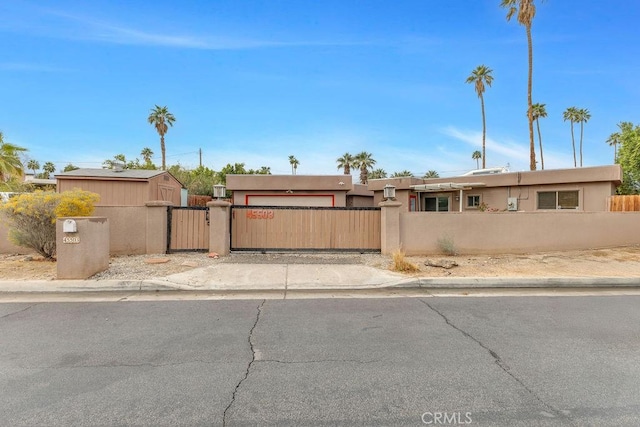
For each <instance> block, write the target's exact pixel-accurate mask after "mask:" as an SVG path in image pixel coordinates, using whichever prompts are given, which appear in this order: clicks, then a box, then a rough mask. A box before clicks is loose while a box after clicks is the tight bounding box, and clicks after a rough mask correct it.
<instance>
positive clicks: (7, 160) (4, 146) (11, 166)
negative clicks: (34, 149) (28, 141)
mask: <svg viewBox="0 0 640 427" xmlns="http://www.w3.org/2000/svg"><path fill="white" fill-rule="evenodd" d="M25 151H27V149H26V148H22V147H20V146H18V145H15V144H11V143H9V142H4V137H3V135H2V132H0V182H6V181H7V180H8V179H9V178H10V177H11V176H20V175H22V173H23V172H24V166H23V164H22V161H21V160H20V157H19V154H20V153H22V152H25Z"/></svg>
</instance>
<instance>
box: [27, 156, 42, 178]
mask: <svg viewBox="0 0 640 427" xmlns="http://www.w3.org/2000/svg"><path fill="white" fill-rule="evenodd" d="M27 169H29V170H32V171H33V176H34V178H35V176H36V172H37V170H38V169H40V162H39V161H37V160H33V159H31V160H29V162H27Z"/></svg>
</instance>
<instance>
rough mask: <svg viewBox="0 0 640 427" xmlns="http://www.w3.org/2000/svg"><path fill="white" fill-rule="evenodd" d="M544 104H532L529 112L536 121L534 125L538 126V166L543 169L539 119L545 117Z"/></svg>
mask: <svg viewBox="0 0 640 427" xmlns="http://www.w3.org/2000/svg"><path fill="white" fill-rule="evenodd" d="M545 105H546V104H539V103H536V104H533V105H532V106H531V114H532V117H533V120H535V121H536V127H537V128H538V144H539V146H540V166H541V168H542V169H543V170H544V156H543V155H542V134H541V133H540V119H541V118H544V117H547V109H546V108H545Z"/></svg>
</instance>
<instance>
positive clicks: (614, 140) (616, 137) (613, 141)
mask: <svg viewBox="0 0 640 427" xmlns="http://www.w3.org/2000/svg"><path fill="white" fill-rule="evenodd" d="M607 144H609V146H610V147H611V146H613V163H616V162H617V161H618V144H620V133H619V132H614V133H612V134H611V135H609V138H607Z"/></svg>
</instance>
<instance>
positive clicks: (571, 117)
mask: <svg viewBox="0 0 640 427" xmlns="http://www.w3.org/2000/svg"><path fill="white" fill-rule="evenodd" d="M562 120H563V121H565V122H566V121H567V120H568V121H569V122H571V146H572V147H573V167H574V168H577V167H578V161H577V159H576V138H575V136H574V132H573V125H574V124H575V123H577V122H578V109H577V108H576V107H569V108H567V109H566V110H564V113H562Z"/></svg>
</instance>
